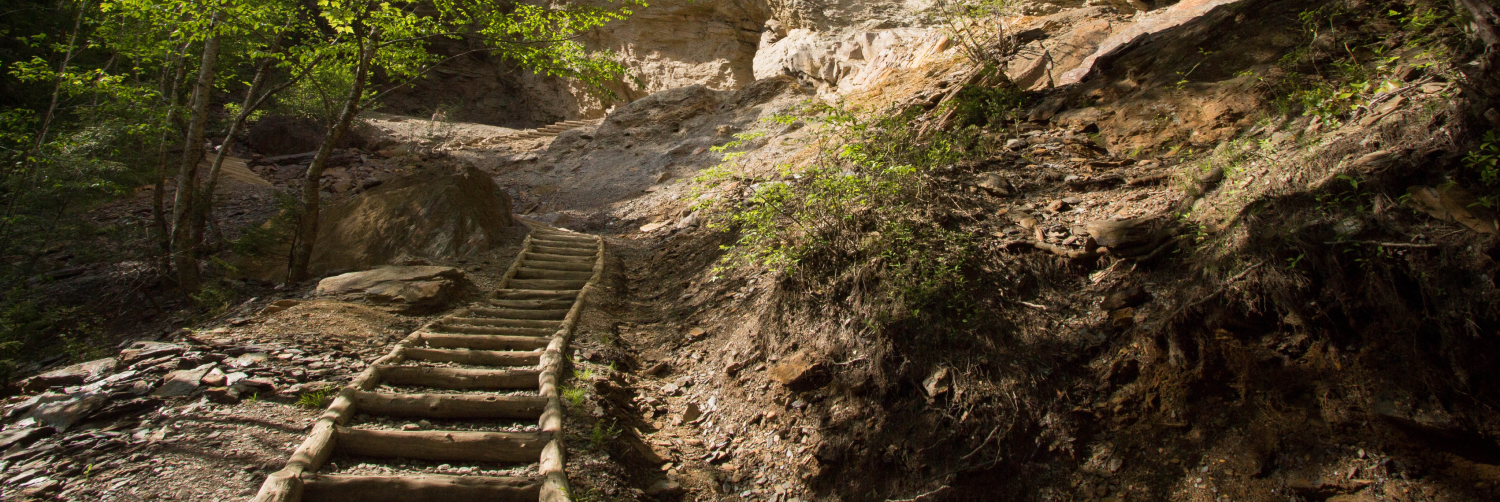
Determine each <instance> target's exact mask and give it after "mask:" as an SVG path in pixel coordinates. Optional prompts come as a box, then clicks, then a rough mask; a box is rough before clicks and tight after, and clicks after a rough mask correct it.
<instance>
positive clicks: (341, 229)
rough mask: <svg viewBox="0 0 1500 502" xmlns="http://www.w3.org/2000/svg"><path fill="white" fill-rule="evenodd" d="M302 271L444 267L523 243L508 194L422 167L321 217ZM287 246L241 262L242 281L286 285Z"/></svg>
mask: <svg viewBox="0 0 1500 502" xmlns="http://www.w3.org/2000/svg"><path fill="white" fill-rule="evenodd" d="M318 221H319V223H318V240H317V242H316V244H315V245H314V246H313V254H312V259H311V261H310V263H309V266H308V272H309V274H311V275H312V276H314V277H317V276H322V275H328V274H331V273H342V272H347V271H351V270H365V269H370V268H374V267H379V266H382V265H388V264H393V263H398V262H406V261H417V262H421V261H424V260H430V261H450V260H459V259H464V258H467V257H471V256H474V255H477V254H479V253H481V252H484V251H487V250H490V249H493V248H495V247H498V246H501V245H503V244H505V243H508V242H515V241H519V240H520V239H523V238H525V234H526V232H525V230H524V227H521V226H519V225H516V224H515V221H514V220H513V219H512V218H511V201H510V196H509V195H507V194H506V193H505V192H503V191H501V190H500V188H499V187H498V186H496V185H495V182H494V180H492V179H490V177H489V175H488V174H485V173H484V172H482V171H480V170H478V169H475V168H474V167H473V166H470V165H467V164H451V163H446V162H445V163H442V164H440V165H429V166H427V167H425V168H424V169H423V170H422V171H420V172H418V173H416V174H412V175H410V176H406V177H403V178H397V179H394V180H390V181H387V182H385V183H383V184H381V185H380V186H377V187H375V188H372V189H370V190H368V191H366V192H364V193H362V194H360V195H358V196H355V197H351V198H349V199H345V200H343V201H340V202H338V203H335V204H333V205H331V206H329V207H326V208H324V209H323V210H322V211H321V215H320V217H319V220H318ZM288 245H289V244H287V243H281V244H279V245H277V246H275V247H273V248H270V249H265V250H262V251H261V252H260V253H259V254H258V255H257V256H254V257H245V258H244V259H242V260H240V261H238V262H237V263H236V265H237V266H238V268H239V269H240V270H241V273H243V274H244V275H246V276H248V277H254V278H257V279H261V280H265V281H271V282H279V281H282V280H285V279H286V256H287V254H288V253H287V249H288Z"/></svg>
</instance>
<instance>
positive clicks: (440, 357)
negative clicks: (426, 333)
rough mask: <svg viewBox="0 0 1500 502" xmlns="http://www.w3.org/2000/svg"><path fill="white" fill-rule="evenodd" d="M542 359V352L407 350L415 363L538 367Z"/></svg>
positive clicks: (408, 356) (410, 358) (408, 355)
mask: <svg viewBox="0 0 1500 502" xmlns="http://www.w3.org/2000/svg"><path fill="white" fill-rule="evenodd" d="M541 357H542V356H541V353H540V352H514V351H497V350H466V349H458V350H442V349H418V348H410V349H406V358H407V359H409V360H413V361H430V362H435V363H458V364H474V365H483V366H536V365H537V363H538V362H539V361H540V359H541Z"/></svg>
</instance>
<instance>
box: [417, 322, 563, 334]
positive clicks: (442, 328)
mask: <svg viewBox="0 0 1500 502" xmlns="http://www.w3.org/2000/svg"><path fill="white" fill-rule="evenodd" d="M431 329H432V330H433V331H439V332H443V333H457V334H467V335H501V336H551V335H552V333H554V332H556V331H557V328H523V327H502V326H471V325H464V324H448V323H443V324H439V325H436V326H433V327H432V328H431Z"/></svg>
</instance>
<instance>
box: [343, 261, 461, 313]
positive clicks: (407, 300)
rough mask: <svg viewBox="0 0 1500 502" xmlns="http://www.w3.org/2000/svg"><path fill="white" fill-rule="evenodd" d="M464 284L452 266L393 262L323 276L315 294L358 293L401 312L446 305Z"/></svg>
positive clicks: (455, 298)
mask: <svg viewBox="0 0 1500 502" xmlns="http://www.w3.org/2000/svg"><path fill="white" fill-rule="evenodd" d="M468 286H469V281H468V279H467V278H465V277H464V273H463V271H460V270H459V269H456V268H453V267H437V266H412V267H400V266H397V267H380V268H376V269H373V270H365V271H361V272H350V273H347V274H342V275H336V276H333V277H329V278H327V279H323V280H322V281H320V282H318V294H319V295H325V296H331V295H359V296H363V298H364V299H366V300H369V301H370V302H371V303H375V304H378V305H386V306H391V307H394V308H395V310H397V311H398V312H401V313H405V314H427V313H431V312H437V311H441V310H443V309H446V308H447V307H448V305H449V304H450V303H452V302H453V300H457V299H458V298H459V297H461V296H463V293H464V290H465V289H467V288H468Z"/></svg>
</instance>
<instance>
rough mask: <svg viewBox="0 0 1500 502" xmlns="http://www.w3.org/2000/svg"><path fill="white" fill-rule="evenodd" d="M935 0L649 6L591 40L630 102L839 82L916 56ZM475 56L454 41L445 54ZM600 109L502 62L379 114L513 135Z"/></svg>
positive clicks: (454, 73)
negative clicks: (803, 80)
mask: <svg viewBox="0 0 1500 502" xmlns="http://www.w3.org/2000/svg"><path fill="white" fill-rule="evenodd" d="M930 4H931V0H873V1H852V0H727V1H715V2H705V1H692V0H662V1H653V2H651V3H650V6H649V7H647V8H645V9H641V10H639V11H637V12H636V13H635V15H634V16H632V17H630V18H629V19H627V20H624V21H621V22H618V23H615V24H613V25H610V26H608V27H606V28H605V29H602V30H599V31H597V32H595V33H592V34H590V36H589V37H587V38H586V39H585V40H584V42H585V44H586V45H588V46H589V47H590V48H594V49H608V50H612V51H614V52H615V53H616V54H618V55H619V57H620V58H621V60H622V61H624V62H625V63H626V64H627V65H628V66H629V67H630V68H631V69H632V75H630V76H629V78H627V79H625V80H623V81H621V82H618V83H616V84H615V85H613V86H611V90H613V91H614V92H615V93H616V94H617V95H618V97H619V99H620V100H622V101H623V102H630V101H634V100H637V99H640V98H642V97H645V96H647V95H650V94H652V93H655V92H659V91H663V90H667V89H675V88H680V87H687V86H692V85H702V86H704V87H707V88H709V89H714V90H734V89H740V88H743V87H745V86H747V85H749V84H750V83H751V82H754V81H755V80H757V79H761V78H766V77H770V76H775V75H779V74H783V73H792V74H797V73H801V74H805V75H808V76H812V77H815V78H816V79H818V80H819V81H822V82H827V83H829V84H837V83H838V82H839V81H840V80H841V79H842V78H844V77H848V76H851V75H855V74H857V73H858V71H859V70H860V69H861V68H864V67H865V66H867V64H866V63H867V62H869V61H871V60H874V59H876V58H877V57H879V56H880V55H881V54H883V53H887V52H890V50H891V49H894V50H895V51H896V52H902V51H903V50H907V51H909V50H910V49H912V48H914V46H916V45H920V43H921V42H922V41H923V40H924V39H925V38H927V37H928V36H929V35H930V32H929V31H928V30H924V29H918V28H913V27H914V26H918V25H919V24H920V16H919V15H918V13H919V12H920V11H921V10H922V9H925V8H927V7H930ZM468 49H469V48H467V47H463V46H462V43H460V42H447V43H446V45H445V46H442V47H439V48H438V52H440V53H449V54H460V53H463V52H465V51H466V50H468ZM618 104H620V103H605V102H602V101H601V100H600V99H598V98H597V97H594V96H589V95H588V94H587V93H585V92H583V90H582V89H580V88H578V87H576V86H572V85H570V84H568V83H567V82H564V81H562V80H559V79H555V78H549V77H541V76H536V75H531V74H525V73H520V74H518V72H516V71H514V69H513V68H512V67H510V66H509V65H508V64H506V63H505V62H503V61H498V60H493V59H486V58H483V57H478V56H464V57H461V58H458V59H457V60H455V61H453V62H451V63H450V64H449V65H448V66H446V67H445V68H443V69H441V70H439V71H437V72H435V74H434V75H432V76H431V77H429V78H427V79H426V80H425V81H423V82H421V83H418V84H416V85H414V86H412V87H411V88H410V89H407V90H401V91H398V92H395V93H393V95H392V96H391V97H390V98H389V99H388V100H387V102H386V107H385V110H384V111H388V112H392V113H398V114H403V115H414V116H424V115H429V114H431V113H433V111H434V110H439V109H441V110H444V111H445V112H446V113H447V116H448V117H449V118H450V119H454V120H459V121H466V122H477V123H483V124H490V125H499V126H506V127H516V128H524V127H534V126H538V125H542V124H547V123H551V122H556V121H560V120H565V119H575V118H599V117H602V116H604V114H605V112H606V111H607V110H609V109H611V108H613V107H614V106H617V105H618Z"/></svg>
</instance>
